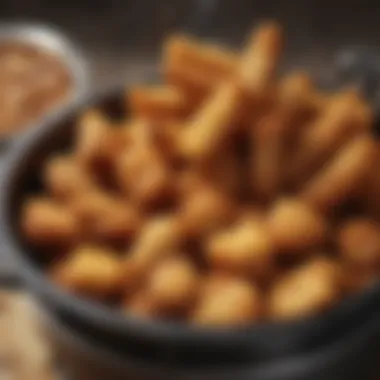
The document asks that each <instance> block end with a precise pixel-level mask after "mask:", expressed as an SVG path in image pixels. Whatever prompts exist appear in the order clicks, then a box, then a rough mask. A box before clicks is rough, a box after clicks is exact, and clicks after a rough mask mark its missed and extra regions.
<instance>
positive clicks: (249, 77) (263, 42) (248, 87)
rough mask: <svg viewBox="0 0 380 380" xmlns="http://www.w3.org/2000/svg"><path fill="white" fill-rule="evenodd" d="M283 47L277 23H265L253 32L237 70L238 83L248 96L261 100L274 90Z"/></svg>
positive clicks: (281, 34) (281, 35)
mask: <svg viewBox="0 0 380 380" xmlns="http://www.w3.org/2000/svg"><path fill="white" fill-rule="evenodd" d="M283 45H284V42H283V31H282V29H281V27H280V26H279V25H278V24H277V23H264V24H262V25H260V26H259V27H258V28H257V29H254V30H253V32H252V34H251V35H250V37H249V40H248V42H247V45H246V47H245V50H244V51H243V54H242V57H241V60H240V64H239V67H238V68H237V82H238V84H239V86H240V88H242V89H243V91H244V92H245V93H246V94H247V95H249V96H250V97H254V98H261V97H262V96H263V95H264V96H265V95H266V94H267V93H268V91H270V90H272V86H273V85H274V80H275V78H276V73H277V67H278V63H279V59H280V57H281V54H282V51H283Z"/></svg>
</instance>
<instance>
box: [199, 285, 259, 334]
mask: <svg viewBox="0 0 380 380" xmlns="http://www.w3.org/2000/svg"><path fill="white" fill-rule="evenodd" d="M214 285H215V283H214ZM206 286H207V285H206ZM262 307H263V301H262V297H261V294H260V291H259V289H258V288H257V287H256V286H255V285H253V284H250V283H249V282H247V281H244V280H241V279H235V278H231V279H229V280H228V281H226V282H223V283H221V284H220V286H213V287H212V291H210V290H209V291H206V292H204V293H202V292H201V298H200V300H199V303H198V305H197V306H196V307H195V310H194V312H193V315H192V317H191V322H193V323H195V324H199V325H203V326H209V327H226V326H244V325H248V324H250V323H253V322H255V321H257V320H259V319H260V318H261V315H262Z"/></svg>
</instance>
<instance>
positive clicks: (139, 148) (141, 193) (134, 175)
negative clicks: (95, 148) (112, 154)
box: [116, 131, 173, 206]
mask: <svg viewBox="0 0 380 380" xmlns="http://www.w3.org/2000/svg"><path fill="white" fill-rule="evenodd" d="M140 133H141V134H143V133H146V134H149V133H150V132H149V131H146V132H143V131H141V132H140ZM135 138H136V139H137V140H136V141H135V142H134V143H133V144H132V146H130V147H129V148H127V149H125V150H124V151H123V152H122V154H121V155H120V157H119V158H118V161H117V165H116V166H117V177H118V182H119V185H120V188H121V189H122V190H123V192H124V193H125V194H127V195H129V196H130V197H131V198H132V199H133V201H134V202H136V203H137V204H139V205H142V206H147V205H152V204H153V205H154V204H157V203H160V202H161V201H162V200H166V199H168V198H169V197H170V196H171V195H172V194H173V193H172V192H173V178H172V173H171V170H170V167H169V165H168V163H167V162H166V161H165V158H164V156H163V155H162V154H161V152H160V151H159V150H158V149H157V146H156V144H155V143H154V141H152V138H153V137H151V136H148V137H144V136H140V137H137V136H136V137H135Z"/></svg>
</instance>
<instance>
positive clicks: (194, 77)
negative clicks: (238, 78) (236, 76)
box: [163, 35, 238, 97]
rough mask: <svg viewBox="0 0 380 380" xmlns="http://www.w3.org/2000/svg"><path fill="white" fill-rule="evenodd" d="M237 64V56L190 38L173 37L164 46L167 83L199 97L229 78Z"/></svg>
mask: <svg viewBox="0 0 380 380" xmlns="http://www.w3.org/2000/svg"><path fill="white" fill-rule="evenodd" d="M237 61H238V58H237V56H236V55H235V54H234V53H232V52H230V51H228V50H225V49H223V48H220V47H219V46H215V45H212V44H205V43H201V42H199V41H197V40H194V39H192V38H189V37H187V36H182V35H174V36H172V37H171V38H168V39H167V41H166V43H165V45H164V55H163V70H164V73H165V78H166V80H167V82H168V83H169V84H173V85H175V86H178V87H179V88H180V89H182V90H183V91H184V92H185V93H190V94H197V95H198V96H200V97H203V96H204V95H206V94H208V93H209V92H210V90H213V89H214V88H215V86H216V85H217V84H219V83H220V80H222V79H225V78H227V77H229V76H230V75H231V73H232V72H233V71H234V70H235V67H236V65H237Z"/></svg>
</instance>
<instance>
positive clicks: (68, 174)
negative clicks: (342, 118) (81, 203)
mask: <svg viewBox="0 0 380 380" xmlns="http://www.w3.org/2000/svg"><path fill="white" fill-rule="evenodd" d="M44 183H45V186H46V188H47V190H48V191H49V192H50V194H52V195H53V196H54V197H56V198H58V199H62V200H67V199H72V198H73V197H75V196H77V195H81V194H83V193H84V192H86V191H89V190H91V189H92V188H93V187H94V186H95V184H94V179H93V178H92V176H91V174H90V173H89V172H88V171H87V170H86V169H85V168H83V167H81V166H80V165H79V164H78V162H77V161H76V159H75V158H74V157H73V156H71V155H67V156H55V157H53V158H51V159H50V160H49V161H48V162H47V164H46V166H45V171H44Z"/></svg>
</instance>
